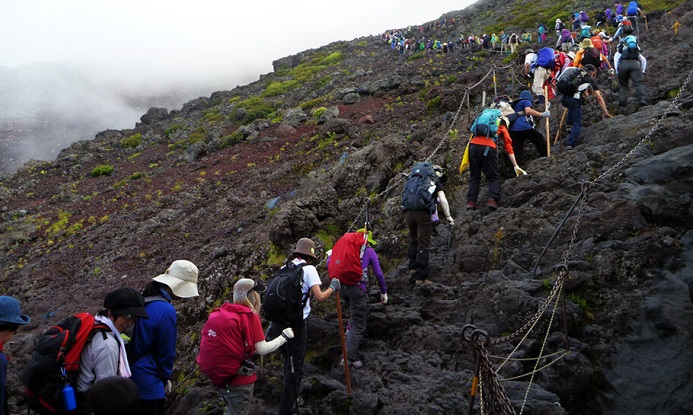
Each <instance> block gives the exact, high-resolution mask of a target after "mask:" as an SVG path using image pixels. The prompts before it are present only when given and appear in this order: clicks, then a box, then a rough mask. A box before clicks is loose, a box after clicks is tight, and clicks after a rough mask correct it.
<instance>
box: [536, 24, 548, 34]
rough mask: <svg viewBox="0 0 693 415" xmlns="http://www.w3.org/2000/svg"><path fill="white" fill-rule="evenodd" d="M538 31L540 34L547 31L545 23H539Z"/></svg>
mask: <svg viewBox="0 0 693 415" xmlns="http://www.w3.org/2000/svg"><path fill="white" fill-rule="evenodd" d="M537 32H538V33H539V34H540V35H543V34H544V33H546V28H544V25H539V27H538V28H537Z"/></svg>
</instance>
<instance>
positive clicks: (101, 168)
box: [89, 164, 113, 177]
mask: <svg viewBox="0 0 693 415" xmlns="http://www.w3.org/2000/svg"><path fill="white" fill-rule="evenodd" d="M111 173H113V166H111V165H108V164H99V165H98V166H96V167H94V168H93V169H92V170H91V172H89V175H90V176H91V177H99V176H108V175H110V174H111Z"/></svg>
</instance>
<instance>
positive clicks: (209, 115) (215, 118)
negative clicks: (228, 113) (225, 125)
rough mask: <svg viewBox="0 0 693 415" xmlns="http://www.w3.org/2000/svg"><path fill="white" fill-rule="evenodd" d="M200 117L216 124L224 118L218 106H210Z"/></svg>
mask: <svg viewBox="0 0 693 415" xmlns="http://www.w3.org/2000/svg"><path fill="white" fill-rule="evenodd" d="M202 119H204V120H205V121H207V122H208V123H210V124H218V123H220V122H222V121H223V120H224V116H223V115H222V114H221V110H220V109H219V108H210V109H208V110H207V111H205V112H204V114H203V115H202Z"/></svg>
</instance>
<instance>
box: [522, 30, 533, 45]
mask: <svg viewBox="0 0 693 415" xmlns="http://www.w3.org/2000/svg"><path fill="white" fill-rule="evenodd" d="M522 41H523V42H527V43H529V42H531V41H532V34H531V33H529V31H527V32H524V33H523V34H522Z"/></svg>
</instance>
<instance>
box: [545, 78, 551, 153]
mask: <svg viewBox="0 0 693 415" xmlns="http://www.w3.org/2000/svg"><path fill="white" fill-rule="evenodd" d="M548 110H549V87H547V86H546V85H544V111H548ZM546 157H551V134H549V117H546Z"/></svg>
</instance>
